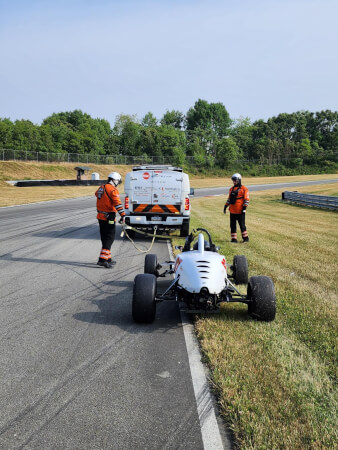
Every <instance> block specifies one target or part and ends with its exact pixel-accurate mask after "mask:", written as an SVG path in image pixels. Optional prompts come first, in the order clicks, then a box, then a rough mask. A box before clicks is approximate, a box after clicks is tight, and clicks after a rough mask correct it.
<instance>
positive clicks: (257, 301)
mask: <svg viewBox="0 0 338 450" xmlns="http://www.w3.org/2000/svg"><path fill="white" fill-rule="evenodd" d="M247 299H248V300H249V302H248V313H249V314H250V315H251V316H252V317H253V318H256V319H259V320H265V321H267V322H270V321H271V320H274V318H275V317H276V294H275V287H274V285H273V281H272V280H271V278H270V277H266V276H263V275H261V276H255V277H251V278H250V280H249V285H248V294H247Z"/></svg>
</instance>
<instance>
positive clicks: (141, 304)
mask: <svg viewBox="0 0 338 450" xmlns="http://www.w3.org/2000/svg"><path fill="white" fill-rule="evenodd" d="M155 295H156V277H155V275H152V274H150V273H144V274H140V275H136V277H135V280H134V289H133V303H132V316H133V319H134V321H135V322H138V323H151V322H153V321H154V319H155V315H156V302H155Z"/></svg>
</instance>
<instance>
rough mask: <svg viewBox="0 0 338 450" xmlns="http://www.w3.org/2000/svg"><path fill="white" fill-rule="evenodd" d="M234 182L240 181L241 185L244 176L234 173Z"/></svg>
mask: <svg viewBox="0 0 338 450" xmlns="http://www.w3.org/2000/svg"><path fill="white" fill-rule="evenodd" d="M231 179H232V181H238V182H239V183H241V182H242V175H241V174H240V173H234V174H233V176H232V177H231Z"/></svg>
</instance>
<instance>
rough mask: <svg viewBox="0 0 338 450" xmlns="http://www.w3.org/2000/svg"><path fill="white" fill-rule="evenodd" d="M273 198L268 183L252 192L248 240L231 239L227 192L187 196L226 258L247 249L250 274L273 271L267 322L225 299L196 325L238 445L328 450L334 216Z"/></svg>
mask: <svg viewBox="0 0 338 450" xmlns="http://www.w3.org/2000/svg"><path fill="white" fill-rule="evenodd" d="M336 189H337V187H336V185H335V184H332V185H326V186H311V191H312V192H313V193H318V194H321V193H324V192H325V195H335V193H336ZM298 190H299V191H303V192H309V188H298ZM280 199H281V192H280V191H276V190H271V191H264V192H253V193H252V194H251V204H250V207H249V209H248V214H247V228H248V231H249V236H250V242H249V244H230V242H229V238H230V233H229V216H228V215H226V216H224V215H223V204H224V201H225V197H223V198H222V197H215V198H214V199H210V198H202V199H194V200H192V227H193V228H196V227H197V226H201V227H204V228H207V229H208V230H209V231H210V232H211V234H212V237H213V240H214V242H215V243H216V244H217V245H220V246H221V253H223V254H225V255H226V256H227V259H228V262H232V258H233V256H234V255H235V254H244V255H246V257H247V259H248V262H249V274H250V276H252V275H268V276H270V277H272V279H273V280H274V284H275V289H276V295H277V317H276V320H275V321H274V322H272V323H263V322H257V321H254V320H252V319H250V318H249V317H248V315H247V307H246V306H245V305H243V304H234V303H232V304H227V305H223V306H222V311H221V313H220V315H218V316H201V315H200V316H196V317H195V328H196V332H197V335H198V338H199V340H200V344H201V348H202V352H203V354H204V357H205V359H206V361H207V362H208V364H209V366H210V369H211V374H212V383H213V385H214V387H215V390H216V392H217V396H218V399H219V404H220V407H221V411H222V414H223V415H224V417H225V419H226V421H227V423H229V424H230V427H231V428H232V430H233V432H234V435H235V439H236V442H237V444H238V447H239V448H241V449H253V448H259V449H261V448H262V449H263V448H267V449H268V448H283V449H304V448H336V445H337V431H336V430H337V429H338V427H337V425H338V424H337V415H336V413H337V391H336V377H337V366H336V355H337V332H336V331H337V316H338V314H337V271H336V262H337V237H338V236H337V234H338V231H337V214H336V213H334V212H330V211H323V210H317V209H312V208H304V207H299V206H293V205H290V204H287V203H283V202H282V201H281V200H280ZM177 243H178V242H177ZM180 243H182V242H181V241H180ZM174 245H175V243H174ZM243 289H245V288H244V287H243Z"/></svg>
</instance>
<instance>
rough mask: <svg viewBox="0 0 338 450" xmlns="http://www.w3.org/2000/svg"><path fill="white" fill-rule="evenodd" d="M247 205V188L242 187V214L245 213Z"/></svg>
mask: <svg viewBox="0 0 338 450" xmlns="http://www.w3.org/2000/svg"><path fill="white" fill-rule="evenodd" d="M247 206H249V189H248V188H245V189H244V203H243V208H242V214H245V212H246V208H247Z"/></svg>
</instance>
